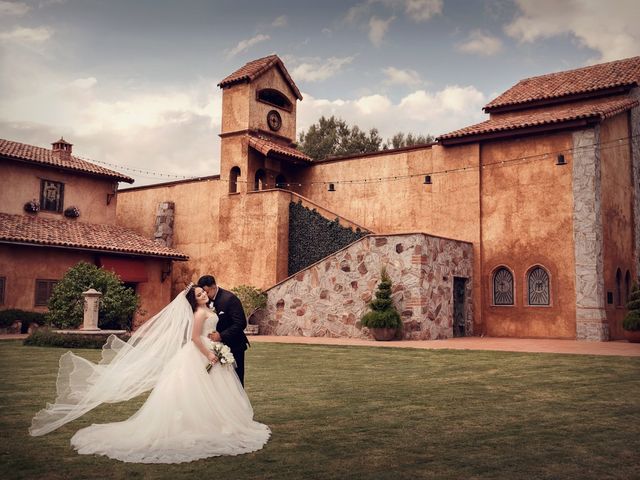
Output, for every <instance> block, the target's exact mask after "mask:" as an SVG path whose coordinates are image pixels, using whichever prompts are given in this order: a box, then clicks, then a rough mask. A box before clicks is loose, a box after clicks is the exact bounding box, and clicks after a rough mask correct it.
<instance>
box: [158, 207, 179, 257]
mask: <svg viewBox="0 0 640 480" xmlns="http://www.w3.org/2000/svg"><path fill="white" fill-rule="evenodd" d="M175 210H176V206H175V203H173V202H162V203H160V204H159V205H158V210H157V212H156V229H155V233H154V240H155V242H156V243H157V244H159V245H164V246H165V247H172V246H173V217H174V215H175Z"/></svg>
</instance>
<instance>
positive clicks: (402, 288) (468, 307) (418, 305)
mask: <svg viewBox="0 0 640 480" xmlns="http://www.w3.org/2000/svg"><path fill="white" fill-rule="evenodd" d="M294 195H295V194H294ZM383 266H384V267H386V269H387V272H388V273H389V276H390V277H391V280H392V281H393V294H392V298H393V300H394V304H395V305H396V307H397V308H398V311H399V312H400V314H401V318H402V322H403V327H402V329H401V332H400V333H399V335H400V337H401V338H404V339H416V340H430V339H439V338H449V337H452V336H453V328H452V325H453V314H454V302H453V282H454V277H458V278H460V279H466V284H465V289H464V297H465V301H464V302H463V303H462V304H461V305H462V306H461V307H459V308H463V309H464V310H463V312H462V313H463V314H464V319H465V320H464V321H465V329H466V332H467V333H468V334H471V333H472V328H473V306H472V302H471V286H472V272H473V248H472V244H471V243H468V242H461V241H457V240H450V239H446V238H441V237H435V236H431V235H428V234H425V233H407V234H389V235H382V234H368V235H367V236H365V237H363V238H361V239H359V240H357V241H355V242H353V243H351V244H350V245H347V246H345V247H344V248H342V249H340V250H338V251H336V252H334V253H331V254H330V255H328V256H326V257H324V258H322V259H321V260H319V261H317V262H316V263H314V264H312V265H310V266H308V267H307V268H305V269H304V270H301V271H299V272H297V273H295V274H294V275H292V276H290V277H289V278H287V279H285V280H283V281H282V282H280V283H278V284H276V285H274V286H273V287H271V288H269V289H268V290H267V295H268V302H267V307H266V309H265V311H264V312H263V314H262V315H261V316H260V318H257V319H256V323H257V324H258V325H259V328H260V334H262V335H294V336H308V337H349V338H370V335H369V332H368V330H367V329H366V328H364V327H362V326H361V325H360V318H361V316H362V315H363V314H364V313H365V312H366V311H367V309H368V307H367V304H368V302H369V301H370V300H371V298H372V295H373V292H374V291H375V289H376V286H377V284H378V282H379V280H380V270H381V268H382V267H383Z"/></svg>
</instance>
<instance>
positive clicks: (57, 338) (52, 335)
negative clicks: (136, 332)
mask: <svg viewBox="0 0 640 480" xmlns="http://www.w3.org/2000/svg"><path fill="white" fill-rule="evenodd" d="M129 337H130V335H129V334H128V333H125V334H122V335H118V338H120V339H121V340H123V341H125V342H126V341H127V340H129ZM107 338H109V334H108V333H105V334H95V335H87V334H84V335H83V334H78V333H67V334H65V333H56V332H54V331H52V330H51V329H49V328H39V329H38V330H36V331H34V332H32V333H31V335H29V336H28V337H27V338H25V339H24V342H23V343H24V345H28V346H31V347H61V348H102V346H103V345H104V343H105V342H106V341H107Z"/></svg>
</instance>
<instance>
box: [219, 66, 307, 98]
mask: <svg viewBox="0 0 640 480" xmlns="http://www.w3.org/2000/svg"><path fill="white" fill-rule="evenodd" d="M276 65H277V66H278V68H280V71H281V72H282V74H283V75H284V77H285V78H286V79H287V82H288V83H289V86H290V87H291V90H293V93H294V94H295V95H296V97H298V100H302V94H301V93H300V90H298V87H297V86H296V84H295V82H294V81H293V79H292V78H291V76H290V75H289V72H288V71H287V69H286V68H285V66H284V63H282V60H280V57H278V56H277V55H269V56H268V57H263V58H258V59H257V60H253V61H251V62H249V63H246V64H245V65H243V66H242V67H240V68H239V69H238V70H236V71H235V72H233V73H232V74H231V75H229V76H227V77H225V78H224V79H223V80H222V81H221V82H220V83H219V84H218V86H219V87H221V88H225V87H228V86H230V85H234V84H236V83H242V82H251V81H253V80H255V79H256V78H258V77H259V76H260V75H262V74H263V73H264V72H266V71H267V70H269V69H270V68H271V67H273V66H276Z"/></svg>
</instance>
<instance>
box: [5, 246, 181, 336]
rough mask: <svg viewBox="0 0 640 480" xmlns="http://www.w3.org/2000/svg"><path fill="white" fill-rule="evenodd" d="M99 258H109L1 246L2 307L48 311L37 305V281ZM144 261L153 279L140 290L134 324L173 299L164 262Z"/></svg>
mask: <svg viewBox="0 0 640 480" xmlns="http://www.w3.org/2000/svg"><path fill="white" fill-rule="evenodd" d="M99 256H105V255H103V254H101V253H95V252H81V251H72V250H67V249H61V248H49V247H35V246H26V245H0V277H5V302H4V305H0V308H18V309H20V310H27V311H35V312H46V311H47V307H44V306H36V305H35V284H36V280H60V279H61V278H62V277H63V276H64V274H65V272H66V271H67V270H68V269H69V268H71V267H72V266H74V265H75V264H77V263H78V262H87V263H90V264H93V265H96V264H97V263H98V257H99ZM120 258H121V257H120ZM144 262H145V268H146V271H147V274H148V278H149V280H148V282H145V283H139V284H138V285H137V287H136V293H137V294H138V295H140V299H141V304H140V310H141V313H140V314H136V315H135V316H134V324H138V323H140V321H142V320H143V319H145V318H148V317H150V316H151V315H152V314H154V313H156V312H158V311H160V310H161V309H162V308H163V307H164V306H166V304H167V303H168V302H169V301H170V298H171V297H170V295H171V282H170V281H169V280H165V282H164V283H162V282H161V269H162V264H163V261H162V260H158V259H151V258H147V259H145V260H144ZM142 312H146V313H142Z"/></svg>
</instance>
